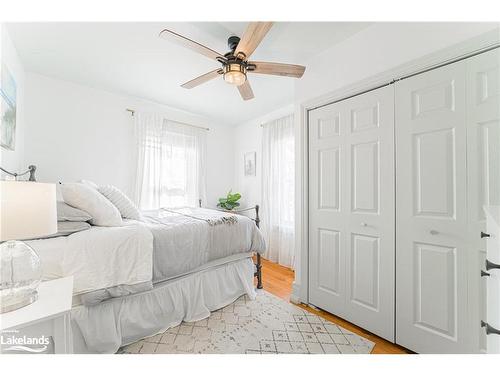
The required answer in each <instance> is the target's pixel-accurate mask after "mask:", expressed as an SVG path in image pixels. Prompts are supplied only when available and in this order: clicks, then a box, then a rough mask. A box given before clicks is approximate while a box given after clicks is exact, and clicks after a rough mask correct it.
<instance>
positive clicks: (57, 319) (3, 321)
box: [0, 276, 73, 354]
mask: <svg viewBox="0 0 500 375" xmlns="http://www.w3.org/2000/svg"><path fill="white" fill-rule="evenodd" d="M72 297H73V276H70V277H64V278H60V279H56V280H51V281H45V282H42V283H40V285H39V287H38V300H37V301H35V302H34V303H32V304H31V305H28V306H25V307H22V308H20V309H18V310H15V311H11V312H7V313H4V314H0V332H1V336H2V337H1V339H2V352H3V353H5V354H7V353H9V352H11V350H12V349H10V350H9V348H14V347H17V350H15V352H23V351H24V352H26V353H29V352H34V353H36V352H41V353H44V352H46V350H47V346H48V344H49V340H48V338H49V337H52V340H53V342H54V353H56V354H68V353H72V351H73V343H72V338H71V319H70V311H71V304H72ZM25 347H27V348H28V349H24V348H25ZM44 348H45V349H44Z"/></svg>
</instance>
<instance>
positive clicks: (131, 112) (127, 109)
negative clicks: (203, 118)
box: [125, 108, 210, 131]
mask: <svg viewBox="0 0 500 375" xmlns="http://www.w3.org/2000/svg"><path fill="white" fill-rule="evenodd" d="M125 110H126V111H127V112H130V114H131V115H132V116H134V115H135V110H133V109H130V108H125ZM171 121H172V122H176V123H178V124H181V125H185V126H191V127H192V128H197V129H202V130H206V131H209V130H210V128H205V127H203V126H197V125H191V124H187V123H185V122H180V121H176V120H171Z"/></svg>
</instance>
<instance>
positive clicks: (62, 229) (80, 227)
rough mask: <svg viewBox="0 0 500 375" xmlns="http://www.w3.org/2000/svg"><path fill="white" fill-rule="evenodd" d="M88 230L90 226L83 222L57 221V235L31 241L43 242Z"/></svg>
mask: <svg viewBox="0 0 500 375" xmlns="http://www.w3.org/2000/svg"><path fill="white" fill-rule="evenodd" d="M87 229H90V224H89V223H86V222H85V221H59V222H58V223H57V233H54V234H49V235H48V236H43V237H38V238H32V240H43V239H47V238H54V237H61V236H69V235H70V234H73V233H77V232H81V231H84V230H87Z"/></svg>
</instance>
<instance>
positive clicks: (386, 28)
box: [295, 22, 499, 103]
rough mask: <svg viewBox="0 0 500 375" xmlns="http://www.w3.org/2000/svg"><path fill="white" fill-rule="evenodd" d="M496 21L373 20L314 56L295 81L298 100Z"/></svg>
mask: <svg viewBox="0 0 500 375" xmlns="http://www.w3.org/2000/svg"><path fill="white" fill-rule="evenodd" d="M498 27H499V24H498V23H453V22H439V23H418V22H417V23H415V22H409V23H399V22H397V23H375V24H373V25H372V26H370V27H368V28H366V29H363V30H361V31H360V32H358V33H356V34H354V35H353V36H352V37H350V38H348V39H346V40H344V41H342V42H341V43H338V44H336V45H334V46H332V47H331V48H329V49H327V50H325V51H324V52H322V53H321V54H319V55H317V56H314V57H313V58H311V59H310V60H309V61H308V62H307V63H306V66H307V69H306V72H305V74H304V76H303V77H302V78H301V79H299V80H296V81H295V102H297V103H301V102H304V101H306V100H308V99H311V98H316V97H319V96H321V95H323V94H326V93H328V92H331V91H334V90H337V89H339V88H342V87H345V86H348V85H350V84H353V83H356V82H359V81H361V80H363V79H365V78H367V77H371V76H373V75H375V74H377V73H381V72H384V71H387V70H389V69H391V68H394V67H397V66H399V65H401V64H404V63H407V62H409V61H412V60H414V59H417V58H420V57H422V56H425V55H427V54H430V53H432V52H435V51H439V50H441V49H444V48H446V47H450V46H451V45H453V44H456V43H459V42H461V41H464V40H467V39H470V38H473V37H475V36H477V35H479V34H482V33H485V32H487V31H491V30H493V29H495V28H498Z"/></svg>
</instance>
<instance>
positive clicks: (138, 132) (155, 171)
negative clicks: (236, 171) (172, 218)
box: [134, 112, 206, 210]
mask: <svg viewBox="0 0 500 375" xmlns="http://www.w3.org/2000/svg"><path fill="white" fill-rule="evenodd" d="M134 119H135V126H134V129H135V139H136V147H137V173H136V189H135V201H136V203H137V204H138V206H139V207H140V208H141V209H145V210H148V209H157V208H160V207H183V206H192V207H195V206H197V205H198V199H203V200H204V199H205V186H206V183H205V167H204V165H203V163H204V161H205V160H206V157H205V154H206V130H203V129H198V128H195V127H192V126H188V125H184V124H180V123H178V122H175V121H170V120H167V119H165V118H164V117H162V116H160V115H157V114H151V113H139V112H136V114H135V117H134Z"/></svg>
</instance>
